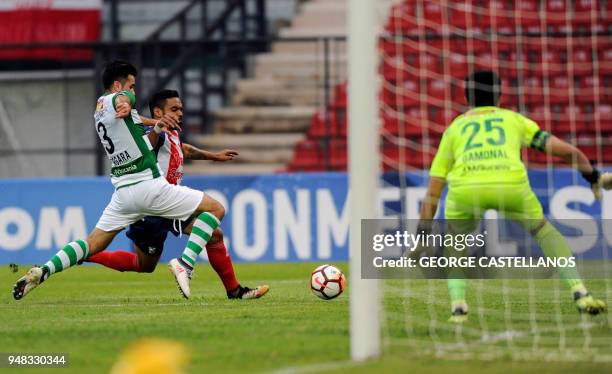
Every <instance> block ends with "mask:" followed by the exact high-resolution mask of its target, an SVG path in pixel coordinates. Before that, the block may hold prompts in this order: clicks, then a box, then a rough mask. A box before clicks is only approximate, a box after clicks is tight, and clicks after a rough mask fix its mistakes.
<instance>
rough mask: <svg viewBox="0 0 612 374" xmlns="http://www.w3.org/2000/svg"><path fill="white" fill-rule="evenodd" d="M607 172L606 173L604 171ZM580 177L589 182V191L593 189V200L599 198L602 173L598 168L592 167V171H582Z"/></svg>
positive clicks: (598, 199)
mask: <svg viewBox="0 0 612 374" xmlns="http://www.w3.org/2000/svg"><path fill="white" fill-rule="evenodd" d="M606 174H607V173H606ZM582 177H583V178H584V179H585V180H586V181H587V182H589V184H590V185H591V191H593V195H594V196H595V200H597V201H600V200H601V187H602V185H603V183H602V179H603V178H602V175H601V174H600V173H599V170H597V169H596V168H593V171H591V172H590V173H582Z"/></svg>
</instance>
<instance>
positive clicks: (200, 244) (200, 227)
mask: <svg viewBox="0 0 612 374" xmlns="http://www.w3.org/2000/svg"><path fill="white" fill-rule="evenodd" d="M219 224H220V222H219V219H218V218H217V217H215V216H214V215H212V214H211V213H209V212H204V213H202V214H200V215H199V216H198V217H197V218H196V220H195V222H194V223H193V227H192V228H191V235H189V241H188V242H187V247H186V248H185V250H184V251H183V255H182V256H181V260H182V262H183V263H185V264H186V265H189V266H191V268H193V266H194V265H195V263H196V259H197V258H198V256H199V255H200V253H202V250H203V249H204V247H206V244H207V243H208V241H209V240H210V237H211V235H212V232H213V231H214V230H215V229H216V228H217V227H218V226H219Z"/></svg>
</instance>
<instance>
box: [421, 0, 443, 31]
mask: <svg viewBox="0 0 612 374" xmlns="http://www.w3.org/2000/svg"><path fill="white" fill-rule="evenodd" d="M422 4H423V18H424V21H425V26H426V28H428V29H432V30H434V31H439V30H440V28H441V25H442V24H443V23H445V21H444V18H443V16H444V10H443V9H442V5H441V4H440V3H438V2H433V1H424V2H423V3H422Z"/></svg>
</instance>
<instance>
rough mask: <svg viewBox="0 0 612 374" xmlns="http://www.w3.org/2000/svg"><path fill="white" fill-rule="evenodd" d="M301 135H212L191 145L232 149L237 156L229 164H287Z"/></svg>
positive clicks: (204, 136)
mask: <svg viewBox="0 0 612 374" xmlns="http://www.w3.org/2000/svg"><path fill="white" fill-rule="evenodd" d="M304 138H305V135H303V134H292V133H288V134H287V133H276V134H249V135H242V134H232V135H229V134H213V135H198V136H195V137H193V140H192V141H193V143H194V144H197V146H199V147H201V148H204V149H206V150H208V151H213V152H218V151H220V150H222V149H234V150H236V151H238V156H237V157H236V158H235V159H234V160H233V161H232V162H231V163H232V164H234V163H238V164H243V163H255V164H264V163H265V164H270V163H289V162H290V161H291V159H292V158H293V149H294V147H295V144H296V143H297V142H298V141H300V140H302V139H304Z"/></svg>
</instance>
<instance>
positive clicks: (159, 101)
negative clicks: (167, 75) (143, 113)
mask: <svg viewBox="0 0 612 374" xmlns="http://www.w3.org/2000/svg"><path fill="white" fill-rule="evenodd" d="M173 97H179V98H180V96H179V93H178V91H176V90H161V91H157V92H156V93H154V94H153V95H151V100H149V110H150V111H151V116H153V109H154V108H159V109H163V107H164V105H166V100H168V99H171V98H173Z"/></svg>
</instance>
